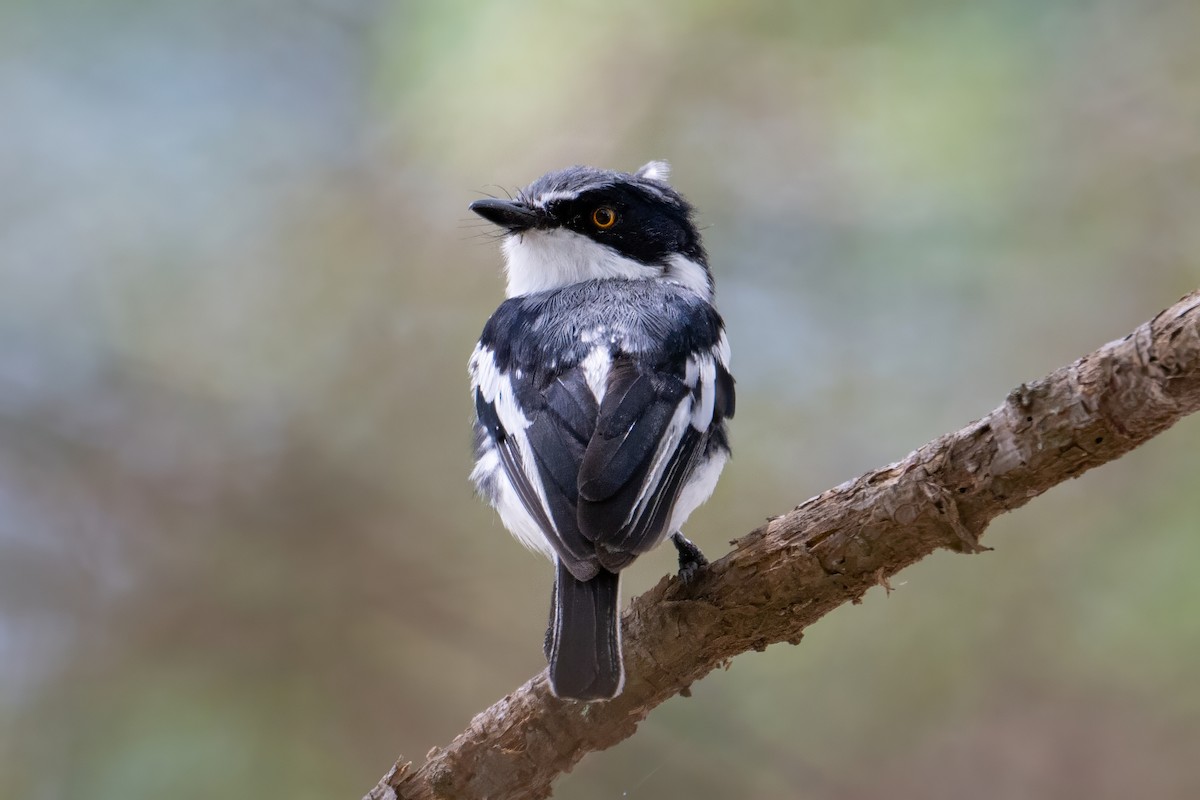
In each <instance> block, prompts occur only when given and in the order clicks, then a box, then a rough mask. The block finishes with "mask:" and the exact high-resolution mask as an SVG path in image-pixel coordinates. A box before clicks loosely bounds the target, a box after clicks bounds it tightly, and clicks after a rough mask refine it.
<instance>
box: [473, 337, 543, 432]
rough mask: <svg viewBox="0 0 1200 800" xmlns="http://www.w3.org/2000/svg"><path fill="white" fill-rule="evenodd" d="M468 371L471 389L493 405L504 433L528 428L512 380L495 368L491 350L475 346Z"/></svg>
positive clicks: (527, 421)
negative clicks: (476, 390) (475, 390)
mask: <svg viewBox="0 0 1200 800" xmlns="http://www.w3.org/2000/svg"><path fill="white" fill-rule="evenodd" d="M468 371H469V372H470V374H471V388H472V389H478V390H479V393H480V394H481V395H483V399H484V401H486V402H488V403H492V404H493V405H495V407H496V414H497V416H499V417H500V424H501V425H503V426H504V429H505V430H506V431H508V432H509V433H519V432H520V431H523V430H525V429H526V428H528V427H529V424H530V422H529V419H528V418H527V417H526V416H525V414H524V413H523V412H522V411H521V407H520V406H519V405H517V398H516V393H515V392H514V391H513V387H512V380H511V379H510V378H509V377H508V376H507V375H505V374H504V373H502V372H501V371H500V370H499V369H497V368H496V358H495V356H493V355H492V351H491V350H489V349H488V348H486V347H484V346H483V345H476V346H475V352H473V353H471V363H470V366H469V367H468Z"/></svg>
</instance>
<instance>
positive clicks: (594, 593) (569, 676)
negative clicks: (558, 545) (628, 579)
mask: <svg viewBox="0 0 1200 800" xmlns="http://www.w3.org/2000/svg"><path fill="white" fill-rule="evenodd" d="M555 586H556V591H555V593H554V597H555V600H554V610H553V617H552V619H551V630H550V649H549V652H548V653H547V658H548V660H549V662H550V688H551V690H552V691H553V692H554V694H555V695H556V696H558V697H564V698H568V699H571V700H610V699H612V698H613V697H616V696H617V695H618V694H620V693H621V687H622V686H623V685H624V683H625V668H624V667H623V665H622V663H621V624H620V620H618V619H617V607H618V605H619V603H620V600H621V598H620V592H621V576H620V575H619V574H617V573H615V572H609V571H608V570H604V569H601V570H600V572H599V573H598V574H597V575H596V577H594V578H592V579H591V580H590V581H581V580H579V579H577V578H576V577H575V576H574V575H572V574H571V573H570V571H568V570H567V568H566V567H565V566H563V563H562V562H561V561H559V562H558V572H557V574H556V576H555Z"/></svg>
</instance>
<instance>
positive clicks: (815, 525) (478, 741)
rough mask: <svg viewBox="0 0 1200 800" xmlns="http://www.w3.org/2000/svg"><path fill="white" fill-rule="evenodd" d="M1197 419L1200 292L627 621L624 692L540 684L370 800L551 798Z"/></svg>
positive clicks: (794, 515) (661, 594) (826, 499)
mask: <svg viewBox="0 0 1200 800" xmlns="http://www.w3.org/2000/svg"><path fill="white" fill-rule="evenodd" d="M1197 409H1200V291H1197V292H1193V293H1192V294H1190V295H1188V296H1186V297H1184V298H1183V299H1182V300H1180V301H1179V302H1178V303H1176V304H1175V305H1174V306H1172V307H1171V308H1168V309H1167V310H1165V311H1163V312H1162V313H1160V314H1159V315H1158V316H1156V317H1155V318H1154V319H1152V320H1150V321H1149V322H1147V323H1144V324H1143V325H1141V326H1139V327H1138V328H1137V330H1135V331H1134V332H1133V333H1131V334H1129V335H1128V336H1126V337H1125V338H1124V339H1121V340H1119V341H1115V342H1110V343H1109V344H1106V345H1105V346H1104V347H1101V348H1100V349H1099V350H1097V351H1096V352H1094V353H1092V354H1090V355H1087V356H1084V357H1083V358H1081V359H1079V360H1078V361H1076V362H1075V363H1074V364H1071V365H1070V366H1066V367H1063V368H1061V369H1058V370H1056V371H1054V372H1053V373H1051V374H1050V375H1048V376H1046V377H1045V378H1042V379H1041V380H1038V381H1035V382H1034V383H1031V384H1022V385H1021V386H1019V387H1017V388H1016V389H1014V390H1013V391H1012V392H1010V393H1009V395H1008V398H1007V399H1006V400H1005V401H1004V403H1003V404H1002V405H1000V407H999V408H997V409H996V410H994V411H992V412H991V413H990V414H988V415H987V416H986V417H984V418H983V419H981V420H979V421H977V422H973V423H971V424H970V425H968V426H967V427H965V428H963V429H962V430H960V431H957V432H955V433H951V434H947V435H945V436H942V437H940V438H938V439H935V440H934V441H932V442H930V443H928V444H926V445H925V446H924V447H922V448H920V449H919V450H916V451H914V452H912V453H910V454H909V455H908V456H906V457H905V458H904V459H902V460H901V461H897V462H896V463H894V464H888V465H887V466H885V467H881V468H880V469H877V470H874V471H872V472H869V473H867V474H866V475H863V476H862V477H860V478H857V479H856V480H853V481H849V482H847V483H844V484H842V485H840V486H837V487H835V488H833V489H830V490H828V491H826V492H824V493H823V494H820V495H818V496H816V497H813V498H810V499H809V500H806V501H805V502H804V503H802V504H801V505H799V506H798V507H796V509H795V510H793V511H791V512H790V513H788V514H785V515H783V516H780V517H775V518H774V519H771V520H770V521H769V522H767V524H766V525H763V526H762V527H760V528H758V529H757V530H755V531H753V532H751V533H749V534H747V535H746V536H744V537H742V538H741V539H739V540H738V541H737V542H735V543H734V544H735V546H734V549H733V551H732V552H730V553H729V554H728V555H726V556H725V557H724V558H722V559H720V560H719V561H716V562H714V563H713V564H711V565H710V566H709V567H708V568H707V569H705V570H704V571H703V572H702V573H701V575H700V576H699V577H698V578H697V580H696V581H694V582H693V583H691V584H689V585H687V586H684V585H682V584H680V583H679V582H678V581H676V580H674V579H672V578H669V577H668V578H664V579H663V580H661V581H659V583H658V585H656V586H655V587H654V588H652V589H651V590H650V591H648V592H646V593H645V594H643V595H642V596H641V597H638V598H635V599H634V600H633V601H632V603H631V604H630V607H629V609H628V610H627V611H626V612H625V614H624V616H623V618H622V624H623V638H624V642H625V665H626V681H625V690H624V692H623V693H622V694H621V695H620V696H619V697H617V698H616V699H615V700H612V701H610V702H607V703H591V704H583V703H573V702H566V701H561V700H558V699H556V698H555V697H553V696H552V695H551V694H550V691H549V689H548V687H547V684H546V678H545V674H544V673H543V674H541V675H538V676H537V677H535V678H533V679H532V680H530V681H529V682H527V683H526V684H525V685H524V686H522V687H520V688H519V689H517V690H516V691H515V692H513V693H512V694H510V695H508V696H507V697H505V698H504V699H503V700H501V701H499V702H498V703H496V704H495V705H493V706H492V707H491V708H489V709H487V710H486V711H484V712H483V713H481V714H479V715H478V716H476V717H475V719H473V720H472V721H471V724H470V726H469V727H468V728H467V730H466V731H464V732H463V733H462V734H461V735H459V736H458V738H456V739H455V740H454V741H453V742H451V743H450V745H449V746H448V747H446V748H445V749H438V748H435V749H434V750H432V751H430V753H429V754H428V756H427V757H426V761H425V764H424V765H423V766H421V767H420V768H419V769H417V770H415V771H413V770H412V765H411V764H408V763H399V762H398V763H397V764H396V766H395V767H393V768H392V770H391V771H390V772H389V773H388V774H387V775H386V776H385V777H384V778H383V780H381V781H380V783H379V785H378V786H376V787H375V788H374V789H373V790H372V791H371V792H370V793H369V794H368V795H367V798H369V799H370V800H393V799H394V798H404V799H405V800H418V799H420V800H426V799H427V798H483V797H487V798H491V800H506V799H508V798H541V797H546V796H548V795H549V794H550V784H551V781H553V780H554V778H555V777H557V776H558V775H559V774H560V773H562V772H566V771H567V770H569V769H571V767H572V766H574V765H575V764H576V763H577V762H578V761H579V759H581V758H582V757H583V756H584V754H586V753H588V752H590V751H593V750H603V749H604V748H607V747H611V746H613V745H614V744H616V743H618V742H620V741H621V740H623V739H625V738H627V737H629V736H631V735H632V734H633V733H634V731H635V730H636V728H637V724H638V722H640V721H641V720H642V719H644V718H645V717H646V715H647V714H648V713H649V712H650V710H651V709H653V708H654V707H655V706H657V705H658V704H659V703H662V702H663V701H664V700H666V699H667V698H669V697H671V696H673V695H676V694H685V695H686V694H687V693H688V687H689V686H690V685H691V683H692V682H693V681H696V680H699V679H700V678H702V677H704V676H705V675H706V674H708V673H709V672H711V671H712V670H713V669H715V668H716V667H718V666H720V665H722V664H724V663H725V662H727V661H728V660H729V659H731V658H733V657H734V656H736V655H738V654H739V653H743V652H745V651H747V650H752V649H753V650H763V649H764V648H766V647H767V645H769V644H772V643H774V642H790V643H792V644H796V643H798V642H799V641H800V637H801V636H802V634H803V631H804V629H805V628H806V627H808V626H809V625H811V624H812V623H813V622H816V621H817V620H818V619H820V618H821V617H822V616H824V615H825V614H827V613H828V612H829V611H831V610H833V609H834V608H836V607H838V606H840V605H842V604H843V603H846V602H857V601H858V600H859V599H860V598H861V597H862V596H863V594H864V593H865V592H866V591H867V590H868V589H869V588H870V587H871V586H873V585H876V584H878V583H882V582H885V581H886V580H887V578H888V577H889V576H891V575H893V574H895V573H896V572H898V571H899V570H901V569H903V568H904V567H907V566H908V565H909V564H912V563H914V562H916V561H918V560H920V559H921V558H924V557H925V556H927V555H929V554H930V553H931V552H933V551H934V550H936V549H937V548H939V547H948V548H951V549H954V550H959V551H963V552H976V551H978V550H980V549H982V548H981V547H980V545H979V536H980V534H981V533H982V532H983V530H984V529H985V528H986V527H987V525H988V523H990V522H991V521H992V519H994V518H995V517H997V516H999V515H1000V514H1002V513H1004V512H1006V511H1012V510H1013V509H1015V508H1019V507H1020V506H1023V505H1024V504H1025V503H1027V502H1029V500H1031V499H1032V498H1034V497H1036V496H1038V495H1039V494H1041V493H1042V492H1044V491H1046V490H1047V489H1049V488H1050V487H1052V486H1055V485H1056V484H1059V483H1062V482H1063V481H1065V480H1067V479H1068V478H1074V477H1077V476H1079V475H1081V474H1083V473H1084V472H1086V471H1087V470H1089V469H1092V468H1093V467H1098V466H1100V465H1101V464H1105V463H1107V462H1109V461H1112V460H1114V459H1117V458H1119V457H1121V456H1123V455H1124V454H1125V453H1128V452H1129V451H1130V450H1132V449H1133V448H1135V447H1137V446H1138V445H1140V444H1142V443H1143V442H1146V441H1147V440H1149V439H1150V438H1152V437H1153V436H1155V435H1157V434H1159V433H1161V432H1162V431H1164V430H1166V429H1167V428H1169V427H1170V426H1171V425H1173V424H1174V423H1175V422H1177V421H1178V420H1179V419H1181V418H1182V417H1184V416H1185V415H1187V414H1190V413H1192V412H1193V411H1196V410H1197Z"/></svg>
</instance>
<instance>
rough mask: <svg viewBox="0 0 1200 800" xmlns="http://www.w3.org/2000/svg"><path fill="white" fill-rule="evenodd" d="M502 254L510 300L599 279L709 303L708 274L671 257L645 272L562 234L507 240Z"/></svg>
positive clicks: (630, 261) (618, 256)
mask: <svg viewBox="0 0 1200 800" xmlns="http://www.w3.org/2000/svg"><path fill="white" fill-rule="evenodd" d="M501 250H502V251H503V253H504V269H505V272H506V273H507V274H508V288H507V290H506V295H507V296H508V297H520V296H521V295H526V294H534V293H536V292H545V291H549V290H551V289H561V288H562V287H564V286H570V285H571V284H573V283H582V282H583V281H591V280H598V279H601V278H628V279H630V280H637V279H639V278H661V279H663V280H667V281H671V282H672V283H678V284H681V285H683V286H685V287H687V288H688V289H691V290H692V291H694V292H696V293H697V294H699V295H701V296H702V297H705V298H707V299H710V300H711V298H712V285H711V283H710V282H709V277H708V270H706V269H705V268H704V267H702V266H701V265H700V264H698V263H696V262H695V261H692V260H691V259H689V258H685V257H684V256H681V255H672V256H670V257H669V258H668V259H667V263H666V265H665V267H657V266H653V265H651V266H647V265H646V264H640V263H638V262H637V261H634V260H633V259H631V258H626V257H625V256H623V255H621V254H620V253H618V252H616V251H615V250H612V249H610V248H608V247H605V246H604V245H602V244H600V243H599V242H596V241H593V240H592V239H589V238H588V237H586V236H584V235H582V234H579V233H575V232H574V231H568V230H564V229H562V228H552V229H550V230H544V231H538V230H533V231H525V232H523V233H514V234H511V235H510V236H508V237H506V238H505V240H504V245H503V247H502V248H501Z"/></svg>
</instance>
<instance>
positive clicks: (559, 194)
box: [533, 190, 579, 208]
mask: <svg viewBox="0 0 1200 800" xmlns="http://www.w3.org/2000/svg"><path fill="white" fill-rule="evenodd" d="M576 197H579V192H567V191H562V190H556V191H553V192H545V193H544V194H539V195H538V196H537V197H535V198H533V204H534V205H535V206H537V207H538V208H545V207H546V206H548V205H549V204H550V203H553V202H554V201H556V200H574V199H575V198H576Z"/></svg>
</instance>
